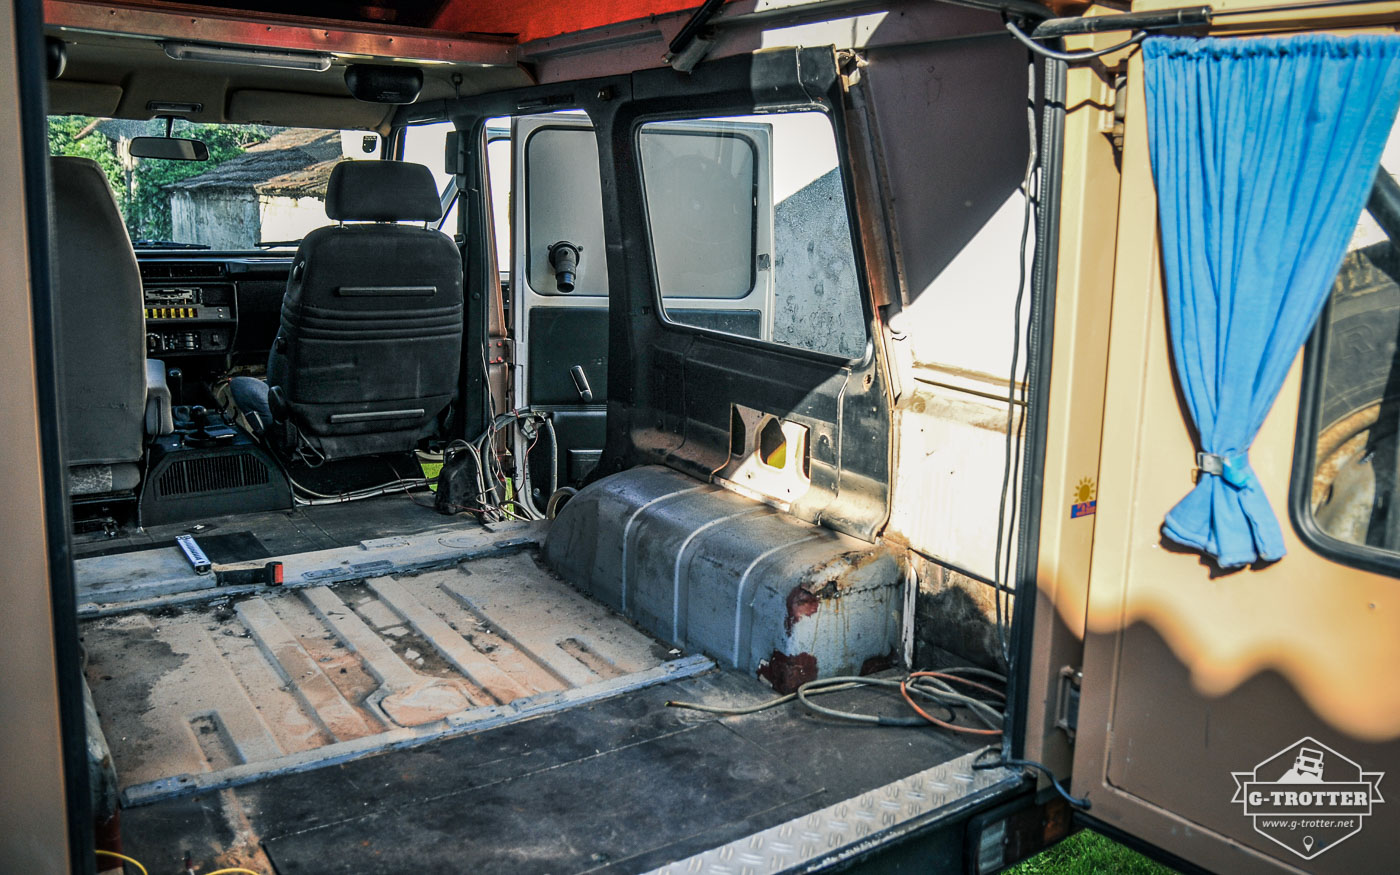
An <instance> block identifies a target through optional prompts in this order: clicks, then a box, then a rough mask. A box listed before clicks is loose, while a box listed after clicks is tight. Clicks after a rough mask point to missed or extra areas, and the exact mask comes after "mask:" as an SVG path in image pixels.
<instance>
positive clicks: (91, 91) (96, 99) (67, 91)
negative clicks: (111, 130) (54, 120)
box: [49, 80, 122, 118]
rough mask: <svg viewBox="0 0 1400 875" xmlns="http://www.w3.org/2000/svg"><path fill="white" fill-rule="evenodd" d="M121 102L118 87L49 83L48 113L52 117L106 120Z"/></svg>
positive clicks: (84, 83)
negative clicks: (73, 116)
mask: <svg viewBox="0 0 1400 875" xmlns="http://www.w3.org/2000/svg"><path fill="white" fill-rule="evenodd" d="M121 100H122V87H121V86H120V85H104V84H102V83H101V82H72V81H67V80H60V81H53V82H50V83H49V112H51V113H53V114H54V115H93V116H98V117H100V118H108V117H110V116H112V115H114V114H116V111H117V104H119V103H121Z"/></svg>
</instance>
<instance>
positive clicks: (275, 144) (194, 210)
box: [49, 115, 379, 250]
mask: <svg viewBox="0 0 1400 875" xmlns="http://www.w3.org/2000/svg"><path fill="white" fill-rule="evenodd" d="M165 133H166V124H165V121H164V120H161V119H156V120H150V121H136V120H125V119H104V118H93V117H90V116H78V115H68V116H52V117H50V118H49V152H50V153H51V154H53V155H73V156H79V157H83V158H90V159H92V160H94V161H96V162H97V164H98V166H100V167H101V168H102V170H103V172H104V173H105V174H106V176H107V181H108V182H109V183H110V184H111V186H112V193H113V194H114V195H115V196H116V199H117V206H118V207H119V208H120V210H121V214H122V217H123V218H124V219H125V221H126V228H127V232H128V233H129V234H130V235H131V240H132V243H133V245H135V247H136V248H137V249H218V250H240V249H256V248H259V247H269V246H275V245H277V244H286V245H290V246H295V245H296V244H297V243H298V242H299V241H300V240H301V238H302V237H304V236H306V234H307V233H308V232H310V231H312V230H313V229H315V228H319V227H321V226H323V225H327V224H330V222H329V220H327V219H326V184H327V182H328V181H329V180H330V175H331V170H332V169H333V168H334V167H335V165H336V164H338V163H339V162H341V161H345V160H349V159H352V158H374V157H376V156H377V154H378V151H379V138H378V136H377V135H375V134H366V133H365V132H363V131H344V132H342V131H331V130H319V129H314V128H284V127H273V126H268V125H221V124H193V123H189V122H185V121H183V120H179V119H177V120H176V121H175V123H174V125H173V128H172V131H171V134H172V135H173V136H175V137H184V138H189V139H196V140H200V141H202V142H203V143H205V144H206V145H207V146H208V149H209V160H207V161H169V160H161V159H155V158H137V157H134V156H132V155H131V152H130V143H131V140H132V139H133V138H135V137H159V136H164V135H165Z"/></svg>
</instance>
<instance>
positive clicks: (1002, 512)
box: [992, 63, 1040, 665]
mask: <svg viewBox="0 0 1400 875" xmlns="http://www.w3.org/2000/svg"><path fill="white" fill-rule="evenodd" d="M1027 68H1028V75H1027V77H1026V79H1027V85H1026V91H1027V94H1026V127H1027V147H1026V170H1025V173H1024V174H1023V175H1022V178H1021V194H1022V196H1023V197H1024V198H1025V208H1024V210H1023V211H1022V215H1021V246H1020V249H1019V253H1020V277H1019V279H1018V280H1017V283H1016V303H1015V307H1014V310H1013V312H1012V318H1011V370H1010V373H1009V374H1008V375H1007V378H1006V442H1005V455H1004V458H1003V460H1002V473H1001V494H1000V496H999V497H998V499H997V535H996V551H995V554H994V556H993V560H992V583H993V587H992V590H993V593H992V595H993V601H994V602H995V610H996V631H997V647H998V652H999V653H1000V655H1001V659H1002V662H1003V664H1005V665H1010V664H1011V648H1010V646H1009V645H1008V643H1007V635H1006V625H1007V616H1006V615H1007V614H1008V613H1010V605H1005V606H1003V603H1002V602H1003V590H1004V589H1005V588H1006V586H1007V579H1008V578H1009V577H1010V576H1011V575H1010V565H1011V557H1010V553H1011V551H1010V549H1009V546H1008V545H1007V543H1006V542H1007V541H1008V540H1009V539H1010V537H1011V534H1012V532H1008V531H1007V525H1006V517H1007V513H1006V510H1007V508H1006V494H1007V491H1008V490H1009V489H1010V487H1011V474H1012V467H1013V463H1012V455H1013V453H1012V449H1013V444H1014V441H1015V439H1014V437H1013V433H1014V432H1015V431H1017V429H1016V428H1015V427H1014V425H1015V423H1016V377H1017V375H1018V370H1017V368H1018V365H1019V363H1020V357H1021V306H1022V303H1023V301H1024V300H1025V294H1026V244H1027V243H1028V242H1029V241H1030V231H1031V216H1032V214H1033V212H1034V209H1035V198H1034V196H1032V194H1031V181H1032V179H1033V178H1034V176H1035V170H1036V167H1037V166H1038V165H1039V163H1040V143H1039V137H1038V136H1037V134H1036V126H1035V84H1036V77H1035V64H1034V63H1031V64H1028V65H1027ZM1011 528H1012V531H1013V532H1014V529H1015V527H1014V526H1012V527H1011ZM1003 553H1006V554H1007V555H1006V560H1005V566H1006V569H1005V570H1003V559H1002V556H1003Z"/></svg>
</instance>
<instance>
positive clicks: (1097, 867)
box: [1006, 829, 1175, 875]
mask: <svg viewBox="0 0 1400 875" xmlns="http://www.w3.org/2000/svg"><path fill="white" fill-rule="evenodd" d="M1006 871H1007V872H1008V873H1011V875H1109V873H1112V875H1174V872H1175V870H1173V869H1168V868H1167V867H1166V866H1163V865H1162V864H1161V863H1156V862H1153V861H1152V860H1149V859H1147V858H1146V857H1144V856H1143V855H1142V854H1139V853H1138V852H1137V851H1134V850H1132V849H1130V848H1125V847H1123V846H1122V845H1120V844H1118V843H1117V842H1115V841H1113V840H1112V839H1109V838H1105V837H1104V836H1102V835H1099V834H1098V833H1096V832H1093V831H1092V830H1087V829H1085V830H1080V831H1079V832H1077V833H1075V834H1074V835H1072V836H1070V837H1069V838H1067V839H1065V840H1064V841H1062V842H1060V843H1059V844H1058V845H1055V846H1054V847H1053V848H1050V849H1049V850H1046V851H1042V852H1041V853H1040V854H1038V855H1036V856H1034V857H1031V858H1030V859H1029V860H1027V861H1025V862H1024V863H1021V864H1020V865H1018V866H1013V867H1011V868H1010V869H1007V870H1006Z"/></svg>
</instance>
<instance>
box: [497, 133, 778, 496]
mask: <svg viewBox="0 0 1400 875" xmlns="http://www.w3.org/2000/svg"><path fill="white" fill-rule="evenodd" d="M511 140H512V143H513V145H512V149H513V157H514V161H513V162H512V166H513V168H514V172H513V179H512V195H511V200H512V202H513V204H515V206H516V208H515V214H514V218H513V224H514V228H513V239H514V241H515V249H514V253H513V255H512V258H511V265H512V278H511V283H510V286H511V289H512V290H514V291H513V293H512V296H511V299H512V307H513V310H514V314H513V315H514V320H513V321H514V324H515V326H516V329H515V361H516V368H515V374H514V387H513V388H514V392H515V397H516V398H517V399H518V400H519V402H520V406H530V407H534V408H536V409H539V410H544V411H548V412H549V413H551V414H552V416H553V419H554V425H555V433H556V434H557V435H558V437H559V455H558V469H557V477H556V479H555V481H554V482H555V483H557V484H558V485H572V486H578V485H580V484H581V483H582V481H583V479H584V478H585V477H587V475H588V474H589V472H590V471H592V469H593V467H594V466H595V465H596V464H597V463H598V459H599V458H600V457H601V454H602V449H603V443H604V435H605V430H604V426H605V421H606V410H607V400H608V399H607V383H608V288H609V285H608V284H609V277H608V264H607V254H606V253H607V249H606V241H605V237H604V230H603V202H602V191H601V182H600V178H599V164H598V141H597V134H596V131H595V129H594V126H593V124H592V122H591V121H590V119H589V118H588V117H587V116H586V115H583V114H582V113H567V112H565V113H550V114H546V115H534V116H522V117H518V118H516V119H515V120H514V122H513V124H512V129H511ZM771 141H772V132H771V125H767V124H761V123H752V122H744V121H738V120H728V119H726V120H716V121H713V122H688V121H678V122H669V123H665V124H661V125H656V126H654V127H653V128H650V129H648V130H647V131H646V132H644V133H643V134H641V135H640V137H639V139H638V144H639V148H640V151H641V154H642V157H643V160H645V161H646V163H647V166H648V167H649V168H650V171H649V174H648V178H647V181H646V199H647V204H648V212H649V213H650V214H651V215H652V216H653V224H654V227H655V233H656V234H657V236H658V237H659V238H660V239H659V240H658V243H657V249H658V250H659V251H661V252H664V253H665V255H664V258H661V259H658V261H657V263H656V265H655V272H656V277H657V282H658V285H659V286H660V287H661V291H662V297H663V300H664V301H665V304H666V313H667V316H668V317H669V318H670V319H672V320H673V321H675V322H678V323H681V324H685V325H691V326H694V327H697V328H704V329H710V330H715V331H722V332H724V333H726V334H733V335H739V336H743V337H750V338H753V339H755V340H765V341H769V340H772V339H773V330H774V281H773V276H774V270H773V236H774V210H773V181H772V166H771V165H772V162H771V158H770V156H771V150H772V145H771ZM716 155H718V156H720V158H719V160H716V159H715V157H714V156H716ZM717 217H723V218H724V220H723V221H717ZM560 251H563V252H567V253H568V254H569V257H570V259H571V262H570V263H568V264H566V263H564V262H561V261H559V260H558V259H557V258H554V259H552V257H551V256H552V254H553V253H556V252H560ZM567 267H572V268H573V269H572V270H571V271H569V272H568V274H567V275H566V274H564V273H561V270H563V269H564V268H567ZM527 448H528V443H526V444H524V445H522V446H521V447H517V448H516V449H517V452H523V451H524V450H526V449H527ZM531 459H532V464H531V480H532V483H533V485H534V488H535V489H538V490H540V492H541V496H540V497H539V498H537V500H538V501H539V503H540V504H541V506H543V499H547V498H548V495H547V494H546V493H545V489H546V484H547V483H549V482H550V481H549V476H548V467H547V463H548V459H549V456H548V455H547V454H546V453H539V454H538V455H536V454H534V453H531Z"/></svg>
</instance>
